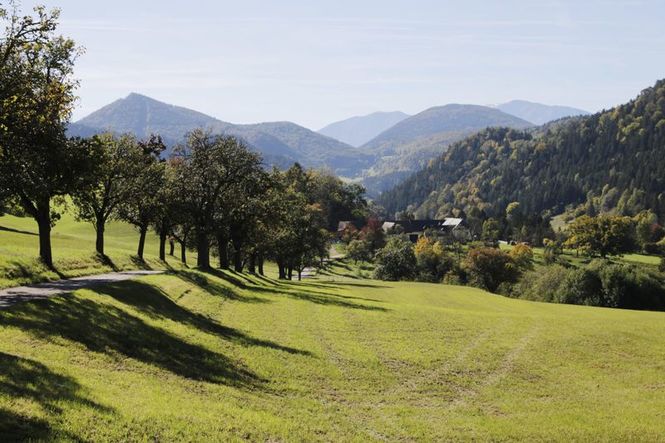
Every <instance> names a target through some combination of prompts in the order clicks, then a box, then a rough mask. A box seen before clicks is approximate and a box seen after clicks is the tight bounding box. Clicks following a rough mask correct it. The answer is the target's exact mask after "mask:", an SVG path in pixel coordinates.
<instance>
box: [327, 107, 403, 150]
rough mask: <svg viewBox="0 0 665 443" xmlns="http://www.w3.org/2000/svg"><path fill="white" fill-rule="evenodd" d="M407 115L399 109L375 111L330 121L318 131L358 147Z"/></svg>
mask: <svg viewBox="0 0 665 443" xmlns="http://www.w3.org/2000/svg"><path fill="white" fill-rule="evenodd" d="M408 117H409V115H408V114H405V113H403V112H401V111H391V112H383V111H377V112H372V113H371V114H367V115H359V116H355V117H350V118H347V119H345V120H340V121H338V122H335V123H331V124H329V125H327V126H325V127H323V128H321V129H319V131H318V132H319V134H323V135H325V136H327V137H331V138H335V139H337V140H340V141H342V142H344V143H347V144H349V145H351V146H356V147H358V146H362V145H364V144H365V143H367V142H368V141H370V140H371V139H373V138H374V137H376V136H377V135H379V134H380V133H381V132H383V131H385V130H386V129H388V128H390V127H392V126H394V125H395V124H397V123H399V122H401V121H402V120H404V119H405V118H408Z"/></svg>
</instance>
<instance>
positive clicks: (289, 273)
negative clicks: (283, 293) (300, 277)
mask: <svg viewBox="0 0 665 443" xmlns="http://www.w3.org/2000/svg"><path fill="white" fill-rule="evenodd" d="M288 271H289V272H288V274H287V277H288V279H289V280H293V266H290V265H289V270H288Z"/></svg>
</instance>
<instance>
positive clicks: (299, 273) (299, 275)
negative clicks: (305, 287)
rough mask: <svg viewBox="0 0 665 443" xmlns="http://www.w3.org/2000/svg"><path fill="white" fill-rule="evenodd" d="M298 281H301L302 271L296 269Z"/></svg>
mask: <svg viewBox="0 0 665 443" xmlns="http://www.w3.org/2000/svg"><path fill="white" fill-rule="evenodd" d="M298 281H302V269H300V268H298Z"/></svg>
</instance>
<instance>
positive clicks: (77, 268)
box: [0, 213, 195, 289]
mask: <svg viewBox="0 0 665 443" xmlns="http://www.w3.org/2000/svg"><path fill="white" fill-rule="evenodd" d="M52 244H53V257H54V266H55V270H52V269H48V268H47V267H46V266H44V265H43V264H42V263H41V261H40V260H39V259H38V258H37V257H38V254H39V237H38V236H37V226H36V224H35V222H34V221H33V220H32V219H31V218H20V217H13V216H2V217H0V289H1V288H7V287H12V286H21V285H27V284H32V283H39V282H44V281H49V280H57V279H61V278H72V277H80V276H84V275H92V274H101V273H107V272H115V271H126V270H131V269H147V270H150V269H154V270H163V269H166V268H167V266H166V265H165V264H164V263H163V262H161V261H160V260H159V259H158V241H157V238H156V237H155V236H154V235H152V234H150V235H149V236H148V239H147V241H146V250H145V256H144V257H145V260H144V261H140V260H138V259H137V258H136V256H135V254H136V248H137V246H138V233H137V232H136V230H135V229H134V228H133V227H132V226H130V225H128V224H126V223H120V222H111V223H109V224H108V227H107V231H106V248H105V252H106V257H101V256H99V255H98V254H96V253H95V231H94V228H93V227H92V225H90V224H88V223H81V222H77V221H76V220H75V219H74V217H73V216H72V215H71V214H68V213H65V214H64V215H63V217H62V219H61V220H60V221H59V222H58V223H57V224H56V225H55V228H54V229H53V233H52ZM177 253H179V251H177ZM190 258H191V257H190ZM193 258H194V259H195V257H193ZM169 259H170V260H169V261H170V262H171V264H172V265H173V266H178V259H177V258H175V257H169Z"/></svg>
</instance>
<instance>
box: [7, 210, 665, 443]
mask: <svg viewBox="0 0 665 443" xmlns="http://www.w3.org/2000/svg"><path fill="white" fill-rule="evenodd" d="M0 226H2V227H3V228H4V230H1V231H0V257H4V258H2V259H0V275H3V276H4V277H3V278H4V280H0V281H3V282H5V283H6V284H8V283H12V282H14V283H15V282H16V281H17V278H18V279H23V280H26V281H30V280H35V279H42V278H48V277H57V275H52V276H51V275H48V273H41V274H38V275H37V276H30V275H26V276H24V277H21V276H18V277H17V276H16V275H13V274H11V272H13V271H11V269H15V268H12V264H15V263H17V262H18V263H22V264H23V265H24V266H25V267H26V270H27V271H30V270H34V269H39V268H36V267H37V266H38V264H36V262H35V261H34V258H33V257H34V254H36V244H37V240H36V238H35V236H34V235H32V234H31V232H32V230H33V228H32V227H31V225H30V221H29V220H25V219H16V218H8V217H2V218H0ZM7 229H13V230H15V231H8V230H7ZM16 231H24V232H16ZM92 234H93V231H92V229H91V228H90V227H89V226H87V225H82V224H79V223H76V222H75V221H74V220H73V219H71V218H67V217H65V219H64V220H63V221H62V223H60V224H59V225H58V227H57V228H56V231H55V235H54V253H55V257H56V265H57V266H58V268H59V271H60V272H61V273H62V274H65V275H67V274H69V275H76V274H78V273H87V272H96V271H101V270H108V269H110V267H108V265H106V264H102V263H100V262H99V261H98V259H97V258H96V257H95V256H94V255H93V254H92V252H91V251H92V250H93V246H94V243H93V242H94V237H93V235H92ZM108 240H109V243H108V244H109V255H110V256H111V258H112V260H113V262H114V263H115V264H116V266H118V265H120V266H123V267H124V266H127V267H131V266H133V265H134V263H133V261H132V259H131V255H132V254H133V253H134V248H135V243H136V233H135V232H134V231H133V230H132V229H131V228H130V227H127V226H124V225H121V224H114V225H112V226H111V227H110V229H109V238H108ZM147 252H148V253H149V256H150V257H151V258H150V259H149V263H150V264H151V266H155V267H157V266H163V265H162V264H160V263H159V262H158V261H157V260H156V259H155V258H154V254H155V253H156V242H155V240H154V238H152V239H151V240H150V242H149V245H148V250H147ZM9 254H12V255H11V256H10V255H9ZM171 261H173V262H175V260H171ZM107 267H108V268H107ZM269 271H271V273H272V276H271V277H269V278H260V277H254V276H248V275H241V274H235V273H232V272H220V271H215V272H213V273H201V272H199V271H196V270H193V269H187V268H177V269H175V270H172V271H171V272H170V273H168V274H165V275H159V276H150V277H145V278H142V279H139V280H135V281H128V282H122V283H117V284H114V285H110V286H106V287H103V288H97V289H95V290H80V291H77V292H76V293H74V294H73V295H68V296H61V297H55V298H52V299H50V300H45V301H37V302H31V303H24V304H20V305H16V306H14V307H12V308H10V309H7V310H3V311H0V440H2V441H11V440H24V439H29V438H31V439H44V440H47V439H48V440H51V439H56V440H58V439H59V440H83V441H146V440H150V441H174V440H175V441H177V440H181V441H229V440H231V441H233V440H253V441H367V440H370V441H386V440H388V441H398V440H407V441H412V440H421V441H428V440H430V441H431V440H493V441H496V440H513V439H522V440H529V441H537V440H549V441H551V440H558V441H590V440H593V441H599V440H600V441H631V440H632V441H663V440H665V345H664V343H665V313H654V312H635V311H626V310H612V309H602V308H590V307H582V306H569V305H555V304H543V303H534V302H528V301H523V300H516V299H508V298H503V297H500V296H496V295H491V294H488V293H486V292H483V291H480V290H477V289H473V288H467V287H456V286H445V285H440V284H425V283H406V282H403V283H392V282H378V281H373V280H369V279H361V278H358V276H359V275H365V276H367V275H369V270H367V269H365V270H359V269H357V268H356V267H355V266H352V265H349V264H344V263H340V262H336V263H335V264H334V265H333V267H332V268H331V269H329V270H327V271H326V272H324V273H320V274H319V275H318V276H317V277H316V278H315V279H311V280H307V281H303V282H301V283H298V282H280V281H277V280H275V279H274V277H275V275H274V269H271V268H269ZM3 273H4V274H3ZM8 274H11V275H8Z"/></svg>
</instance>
